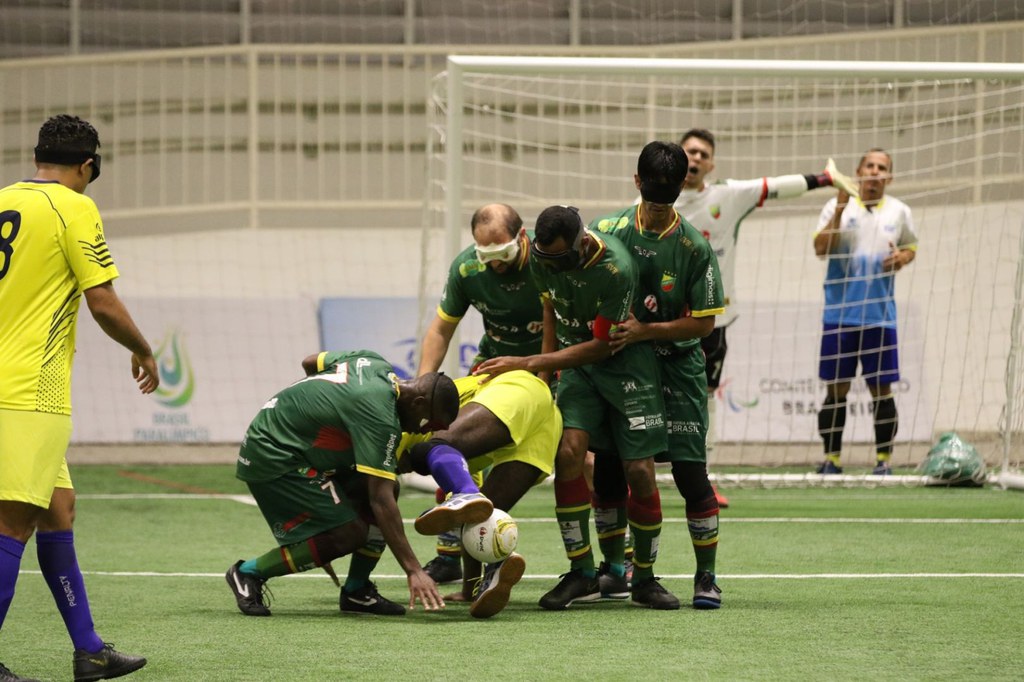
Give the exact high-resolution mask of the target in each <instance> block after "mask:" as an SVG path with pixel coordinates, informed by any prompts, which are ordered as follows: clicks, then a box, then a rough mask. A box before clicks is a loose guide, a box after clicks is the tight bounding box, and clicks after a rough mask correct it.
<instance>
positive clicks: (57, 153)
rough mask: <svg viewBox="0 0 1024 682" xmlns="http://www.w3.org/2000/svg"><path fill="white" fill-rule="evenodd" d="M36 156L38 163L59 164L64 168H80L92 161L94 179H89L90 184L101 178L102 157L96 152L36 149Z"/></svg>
mask: <svg viewBox="0 0 1024 682" xmlns="http://www.w3.org/2000/svg"><path fill="white" fill-rule="evenodd" d="M35 155H36V161H38V162H40V163H57V164H60V165H62V166H80V165H82V164H83V163H85V162H86V161H89V160H91V161H92V177H91V178H89V182H93V181H94V180H95V179H96V178H98V177H99V176H100V155H99V154H97V153H96V152H86V151H69V150H63V149H40V148H39V147H36V148H35Z"/></svg>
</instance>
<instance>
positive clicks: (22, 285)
mask: <svg viewBox="0 0 1024 682" xmlns="http://www.w3.org/2000/svg"><path fill="white" fill-rule="evenodd" d="M99 146H100V142H99V136H98V135H97V133H96V129H95V128H93V127H92V126H91V125H90V124H89V123H88V122H87V121H83V120H82V119H80V118H78V117H77V116H69V115H66V114H62V115H59V116H54V117H53V118H50V119H49V120H47V121H46V122H45V123H44V124H43V126H42V127H41V128H40V129H39V140H38V144H37V146H36V148H35V164H36V169H37V170H36V174H35V176H34V177H33V178H32V179H31V180H24V181H22V182H16V183H14V184H13V185H10V186H8V187H5V188H3V189H2V190H0V310H2V311H3V314H2V315H0V377H3V380H2V381H0V626H2V625H3V621H4V617H5V616H6V615H7V610H8V608H9V606H10V604H11V600H12V599H13V597H14V587H15V582H16V581H17V579H18V571H19V570H20V567H21V557H22V553H23V552H24V550H25V543H27V542H28V540H29V538H30V537H32V534H33V533H35V534H36V553H37V555H38V558H39V568H40V570H41V571H42V574H43V577H44V578H45V579H46V582H47V584H48V585H49V587H50V590H51V591H52V592H53V597H54V600H55V601H56V603H57V609H58V610H59V611H60V613H61V616H62V617H63V618H64V623H65V625H66V626H67V630H68V634H69V635H70V637H71V641H72V643H73V644H74V647H75V652H74V659H73V660H74V672H75V680H76V682H80V681H82V680H100V679H106V678H110V677H118V676H121V675H127V674H128V673H130V672H133V671H135V670H138V669H139V668H141V667H142V666H144V665H145V664H146V659H145V658H142V657H139V656H129V655H127V654H123V653H121V652H119V651H116V650H115V649H114V648H113V647H112V646H111V645H109V644H104V642H103V640H102V639H100V637H99V635H97V634H96V631H95V629H94V628H93V622H92V614H91V613H90V610H89V601H88V598H87V597H86V593H85V584H84V581H83V579H82V572H81V570H80V569H79V567H78V559H77V557H76V554H75V547H74V536H73V533H72V521H73V520H74V508H75V491H74V489H73V488H72V485H71V477H70V475H69V474H68V466H67V460H66V459H65V453H66V450H67V446H68V443H69V441H70V439H71V364H72V359H73V358H74V354H75V327H76V324H77V322H78V308H79V303H80V302H81V299H82V297H83V296H84V297H85V301H86V304H87V305H88V307H89V312H90V313H92V316H93V319H95V320H96V322H97V323H98V324H99V325H100V328H101V329H103V331H104V332H106V334H107V335H108V336H110V338H112V339H114V340H115V341H117V342H118V343H120V344H121V345H122V346H124V347H125V348H127V349H128V350H129V351H131V353H132V356H131V365H132V374H133V375H134V376H135V379H136V381H137V382H138V385H139V389H140V390H141V391H142V392H143V393H151V392H153V391H154V390H155V389H156V387H157V385H158V384H159V381H160V380H159V376H158V372H157V365H156V360H155V359H154V357H153V352H152V350H151V349H150V346H149V343H147V342H146V339H145V338H144V337H143V336H142V334H141V333H140V332H139V330H138V328H137V327H136V326H135V323H134V321H133V320H132V317H131V315H130V314H129V313H128V310H127V309H126V308H125V306H124V304H123V303H122V302H121V299H120V298H118V296H117V294H116V293H115V292H114V288H113V285H112V284H111V282H112V281H113V280H114V279H115V278H116V277H117V276H118V272H117V268H116V267H115V266H114V261H113V259H112V258H111V255H110V251H109V249H108V248H107V243H106V240H105V238H104V236H103V222H102V220H101V219H100V214H99V211H98V210H97V209H96V204H95V203H93V201H92V199H90V198H89V197H87V196H86V195H85V189H86V187H87V186H88V184H89V183H90V182H92V181H93V180H95V179H96V178H98V177H99V175H100V155H99V154H97V153H96V150H97V149H98V148H99ZM20 679H22V678H20V677H18V676H17V675H15V674H14V673H12V672H11V671H10V670H8V669H7V668H6V667H5V666H4V665H3V664H0V681H3V682H8V681H10V680H20Z"/></svg>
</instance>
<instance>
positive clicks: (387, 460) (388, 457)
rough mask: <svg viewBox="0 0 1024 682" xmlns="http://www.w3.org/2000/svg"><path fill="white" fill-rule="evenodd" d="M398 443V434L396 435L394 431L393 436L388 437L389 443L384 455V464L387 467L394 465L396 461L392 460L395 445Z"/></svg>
mask: <svg viewBox="0 0 1024 682" xmlns="http://www.w3.org/2000/svg"><path fill="white" fill-rule="evenodd" d="M396 445H398V436H396V435H395V434H393V433H392V434H391V437H390V438H388V444H387V445H386V446H384V453H385V455H384V463H383V464H384V466H386V467H391V466H394V462H393V461H392V458H393V457H394V456H395V446H396Z"/></svg>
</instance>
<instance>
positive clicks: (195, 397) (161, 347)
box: [72, 298, 319, 443]
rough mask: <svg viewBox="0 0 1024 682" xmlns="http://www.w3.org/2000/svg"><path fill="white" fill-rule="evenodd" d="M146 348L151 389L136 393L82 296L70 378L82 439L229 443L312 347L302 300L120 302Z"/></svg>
mask: <svg viewBox="0 0 1024 682" xmlns="http://www.w3.org/2000/svg"><path fill="white" fill-rule="evenodd" d="M126 304H127V306H128V309H129V310H130V311H131V313H132V317H133V318H134V319H135V322H136V323H137V324H138V326H139V328H140V329H141V330H143V333H145V334H146V335H147V338H148V339H149V342H150V344H151V345H152V346H153V350H154V353H155V355H156V358H157V363H158V365H159V368H160V387H159V388H158V389H157V391H156V392H155V393H152V394H150V395H148V396H146V395H142V394H141V393H139V391H138V388H137V387H136V384H135V381H134V379H133V378H132V376H131V359H130V358H131V356H130V354H129V352H128V351H127V350H126V349H124V348H123V347H122V346H120V345H119V344H117V343H116V342H115V341H113V340H112V339H110V338H108V337H107V336H106V335H105V334H104V333H103V332H102V331H101V330H100V329H99V327H98V326H97V325H96V323H95V322H93V320H92V319H91V318H90V316H89V312H88V309H87V306H86V305H85V302H84V301H83V303H82V307H81V310H80V319H79V322H78V343H77V348H78V351H77V353H76V356H75V366H74V375H73V378H72V406H73V414H72V417H73V420H74V433H73V437H72V440H73V441H74V442H83V443H124V442H135V443H146V442H160V443H168V442H172V443H206V442H222V443H230V442H239V441H241V439H242V436H243V435H244V434H245V429H246V428H247V427H248V425H249V422H250V420H251V419H252V418H253V416H254V415H255V414H256V412H257V410H259V409H260V406H261V405H263V404H264V403H265V402H266V401H267V399H268V398H269V397H270V396H272V395H274V394H275V393H277V392H278V391H279V390H281V389H282V388H284V387H285V386H287V385H288V384H290V383H292V382H293V381H296V380H297V379H299V378H301V377H302V368H301V362H302V359H303V358H304V357H306V356H307V355H310V354H312V353H316V352H317V351H318V350H319V342H318V338H317V337H318V334H317V326H316V309H315V305H314V304H313V303H312V302H310V301H309V300H305V299H297V298H296V299H209V298H205V299H204V298H195V299H166V298H131V299H127V300H126Z"/></svg>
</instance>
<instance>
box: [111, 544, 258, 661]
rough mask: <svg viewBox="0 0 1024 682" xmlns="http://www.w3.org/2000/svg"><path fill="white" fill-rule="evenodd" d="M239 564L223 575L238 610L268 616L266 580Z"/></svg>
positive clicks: (252, 614) (251, 614) (247, 613)
mask: <svg viewBox="0 0 1024 682" xmlns="http://www.w3.org/2000/svg"><path fill="white" fill-rule="evenodd" d="M241 565H242V562H241V560H239V561H236V562H235V565H234V566H232V567H231V568H229V569H228V572H227V573H226V574H225V575H224V577H225V578H226V579H227V581H228V587H230V588H231V591H232V592H233V593H234V595H235V601H236V602H238V610H239V611H241V612H242V613H244V614H245V615H247V616H269V615H270V609H269V608H267V605H266V603H264V592H266V591H267V581H266V580H263V579H261V578H257V577H256V576H254V575H249V574H248V573H242V572H241V571H239V570H238V567H239V566H241ZM266 601H270V600H269V599H267V600H266ZM97 679H99V678H97Z"/></svg>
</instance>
